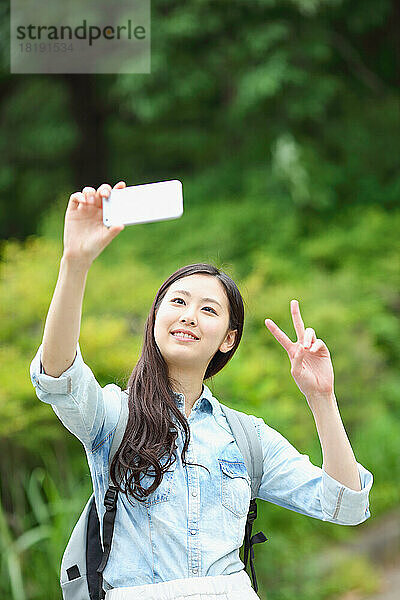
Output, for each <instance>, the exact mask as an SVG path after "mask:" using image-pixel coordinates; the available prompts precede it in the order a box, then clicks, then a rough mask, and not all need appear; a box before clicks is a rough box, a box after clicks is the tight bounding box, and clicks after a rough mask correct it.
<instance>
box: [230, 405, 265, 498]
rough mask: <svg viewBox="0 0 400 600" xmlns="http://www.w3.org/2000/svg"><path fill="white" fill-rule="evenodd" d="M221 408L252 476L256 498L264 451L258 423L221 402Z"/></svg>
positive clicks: (252, 490) (253, 492) (252, 491)
mask: <svg viewBox="0 0 400 600" xmlns="http://www.w3.org/2000/svg"><path fill="white" fill-rule="evenodd" d="M220 406H221V409H222V411H223V413H224V414H225V417H226V420H227V421H228V424H229V426H230V428H231V430H232V433H233V436H234V438H235V439H236V443H237V445H238V446H239V450H240V452H241V453H242V455H243V460H244V464H245V465H246V468H247V471H248V473H249V475H250V478H251V498H252V499H253V498H256V497H257V494H258V490H259V487H260V483H261V478H262V474H263V452H262V447H261V442H260V439H259V437H258V434H257V429H256V424H255V422H254V421H253V419H252V418H251V416H250V415H247V414H246V413H244V412H241V411H239V410H235V409H234V408H230V407H229V406H225V404H221V403H220Z"/></svg>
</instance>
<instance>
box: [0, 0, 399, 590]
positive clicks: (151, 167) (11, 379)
mask: <svg viewBox="0 0 400 600" xmlns="http://www.w3.org/2000/svg"><path fill="white" fill-rule="evenodd" d="M2 10H4V9H3V8H2ZM396 11H398V8H396V7H395V3H391V2H389V1H387V0H383V1H381V2H379V3H376V2H372V0H364V1H363V2H360V1H357V2H354V1H353V2H350V1H343V0H324V1H323V0H321V1H319V0H292V1H286V2H275V1H273V0H259V1H251V2H239V1H236V0H234V1H232V2H227V1H226V2H225V1H218V0H213V1H211V0H204V1H201V2H200V1H193V2H190V3H188V2H183V1H181V0H179V1H167V0H164V1H161V0H157V1H155V0H154V1H153V3H152V73H151V75H115V76H114V75H108V76H102V75H97V76H72V75H71V76H67V75H66V76H63V75H59V76H12V75H10V74H9V73H5V72H4V73H3V74H2V75H1V77H0V109H1V114H0V118H1V126H2V135H1V136H0V156H1V160H0V187H1V196H0V217H1V218H0V228H1V230H0V233H1V236H2V244H1V263H0V268H1V280H0V299H1V301H0V340H1V346H0V355H1V357H2V360H0V444H1V450H2V452H1V453H0V476H1V488H0V493H1V496H0V499H1V503H0V557H1V558H0V561H1V562H0V569H1V577H0V592H2V597H3V596H4V597H7V598H11V599H12V600H28V599H29V600H38V599H39V598H43V595H44V594H45V597H46V598H49V599H50V598H51V600H53V599H54V600H55V599H58V598H60V597H61V592H60V590H59V585H58V577H59V567H60V560H61V555H62V552H63V549H64V547H65V544H66V542H67V540H68V538H69V535H70V532H71V530H72V527H73V525H74V524H75V522H76V519H77V517H78V516H79V514H80V511H81V510H82V508H83V506H84V504H85V503H86V500H87V498H88V496H89V495H90V493H91V480H90V474H89V470H88V467H87V463H86V459H85V455H84V452H83V449H82V447H81V444H80V443H79V441H78V440H77V439H76V438H74V437H73V436H71V434H70V433H69V432H68V431H67V430H66V429H65V428H64V427H63V426H62V424H61V423H60V422H59V421H58V419H57V418H56V416H55V415H54V413H53V412H52V410H51V407H49V406H47V405H43V404H42V403H40V402H39V401H38V400H37V398H36V395H35V393H34V389H33V387H32V384H31V382H30V379H29V364H30V362H31V360H32V358H33V356H34V354H35V352H36V350H37V347H38V346H39V344H40V342H41V338H42V333H43V326H44V321H45V317H46V314H47V310H48V307H49V304H50V300H51V296H52V293H53V290H54V286H55V283H56V279H57V273H58V266H59V260H60V258H61V254H62V232H63V219H64V213H65V209H66V205H67V201H68V197H69V195H70V193H71V192H72V191H75V190H76V189H81V188H82V187H83V186H84V185H94V186H98V185H100V184H101V183H102V182H103V181H108V182H110V183H112V184H114V183H115V182H116V181H118V180H120V179H124V180H126V182H127V184H128V185H133V184H135V183H145V182H147V181H157V180H162V179H172V178H179V179H181V180H182V181H183V185H184V206H185V212H184V215H183V217H182V218H181V219H178V220H175V221H165V222H159V223H151V224H145V225H137V226H134V227H127V228H126V229H125V230H124V231H123V232H122V233H121V234H120V235H119V236H118V238H117V239H116V240H114V242H113V243H112V244H111V245H110V246H109V247H108V248H107V249H106V250H105V252H104V253H103V254H102V255H101V256H100V257H99V258H98V259H97V260H96V261H95V263H94V264H93V266H92V268H91V270H90V272H89V275H88V280H87V288H86V293H85V299H84V308H83V316H82V328H81V336H80V345H81V348H82V352H83V356H84V359H85V361H86V362H87V363H88V364H89V365H90V366H91V368H92V370H93V371H94V373H95V375H96V377H97V379H98V381H99V382H100V383H101V385H106V383H110V382H113V381H114V382H116V383H118V385H120V386H121V387H123V386H124V385H125V384H126V382H127V379H128V377H129V375H130V373H131V371H132V369H133V366H134V364H135V362H136V360H137V358H138V356H139V353H140V349H141V341H142V335H143V325H144V322H145V319H146V316H147V313H148V310H149V308H150V306H151V302H152V300H153V297H154V294H155V292H156V290H157V289H158V287H159V285H160V284H161V283H162V281H164V279H165V278H166V277H167V276H168V275H169V274H170V273H171V272H172V271H173V270H175V269H176V268H178V267H180V266H182V265H184V264H188V263H192V262H197V261H210V262H213V263H214V264H216V265H217V266H220V267H222V268H223V269H224V270H225V271H226V272H227V273H228V274H229V275H230V276H232V277H233V278H234V279H235V281H236V282H237V284H238V286H239V288H240V290H241V291H242V294H243V297H244V299H245V303H246V321H245V330H244V335H243V339H242V342H241V346H240V348H239V349H238V351H237V353H236V354H235V356H234V358H233V360H232V361H231V363H229V364H228V365H227V366H226V368H225V369H224V370H223V372H222V373H220V374H218V375H217V376H216V377H215V378H214V380H213V381H212V382H209V385H210V387H211V389H212V390H213V392H214V395H215V396H216V397H217V398H219V399H220V400H221V401H222V402H226V403H228V404H230V405H231V406H233V407H235V408H238V409H240V410H244V411H245V412H248V413H251V414H256V415H258V416H261V417H263V418H264V420H265V421H266V422H267V423H268V424H269V425H271V426H272V427H274V428H276V429H278V430H279V431H280V432H281V433H282V434H283V435H284V436H285V437H287V438H288V439H289V440H290V442H291V443H292V444H293V445H294V446H295V447H296V448H297V449H298V450H299V451H300V452H302V453H304V454H308V455H309V456H310V460H311V461H312V462H313V463H314V464H317V465H321V463H322V456H321V448H320V444H319V440H318V435H317V432H316V429H315V425H314V420H313V417H312V414H311V412H310V410H309V408H308V405H307V402H306V400H305V398H304V397H303V396H302V394H301V393H300V392H299V390H298V388H297V386H296V385H295V383H294V381H293V379H292V377H291V375H290V368H289V362H288V359H287V356H286V354H285V353H284V351H283V349H282V348H281V347H280V346H279V344H278V343H277V342H276V341H275V339H274V338H273V337H272V336H271V334H270V333H269V331H268V330H267V329H266V327H265V325H264V319H265V318H266V317H270V318H272V319H273V320H274V321H275V322H276V323H277V324H278V325H279V326H280V327H281V328H282V329H283V330H284V331H285V332H286V333H287V334H288V335H289V337H291V338H292V339H294V337H295V336H294V331H293V327H292V323H291V317H290V310H289V303H290V300H291V299H292V298H296V299H298V300H299V302H300V308H301V311H302V316H303V319H304V322H305V325H306V326H311V327H313V328H314V329H315V330H316V333H317V336H318V337H320V338H322V339H323V340H324V341H325V342H326V344H327V346H328V348H329V349H330V352H331V356H332V361H333V366H334V370H335V392H336V397H337V399H338V402H339V408H340V412H341V415H342V418H343V422H344V425H345V428H346V431H347V434H348V436H349V439H350V441H351V444H352V447H353V450H354V452H355V455H356V458H357V460H358V461H359V462H361V463H362V464H363V465H364V466H365V467H366V468H368V469H369V470H371V471H372V473H373V474H374V478H375V483H374V486H373V488H372V491H371V495H370V507H371V514H372V517H371V519H370V520H368V521H367V522H365V523H363V524H361V525H360V526H358V527H357V530H362V529H363V528H368V527H369V525H370V523H371V521H372V519H374V518H377V517H379V516H380V515H384V514H385V513H386V512H387V511H389V510H391V509H392V508H394V507H396V506H398V504H399V492H400V487H399V483H398V482H399V481H400V463H399V460H398V457H399V454H400V441H399V436H398V424H399V420H400V375H399V355H400V341H399V340H400V336H399V333H400V332H399V311H400V294H399V289H400V287H399V285H400V269H399V253H398V238H399V232H400V209H399V202H398V200H399V190H400V177H399V172H398V168H397V165H398V156H399V139H400V138H399V136H398V125H399V120H398V112H397V102H398V92H397V89H396V59H395V51H394V46H395V43H394V39H395V29H394V22H395V17H396V14H397V13H396ZM6 19H7V14H6V13H4V14H3V22H2V27H3V28H4V29H5V28H6V25H5V23H6ZM0 51H1V52H2V53H3V58H4V62H5V63H6V59H7V57H6V45H5V44H3V45H2V46H1V49H0ZM116 265H118V268H117V269H116V268H115V266H116ZM259 529H261V530H263V531H264V532H265V533H266V535H267V537H268V538H269V541H268V542H267V543H266V544H263V545H261V546H258V547H256V556H257V564H256V567H257V579H258V580H259V582H260V597H261V598H262V599H263V600H264V599H265V598H268V600H278V599H279V600H289V599H292V598H293V597H296V599H297V600H309V599H311V598H312V599H315V600H325V599H332V598H339V597H340V596H341V595H342V594H344V593H345V592H346V591H349V590H353V591H354V590H358V592H359V593H360V594H361V593H364V594H366V593H368V592H372V591H374V590H375V589H376V588H377V587H378V586H379V584H380V571H379V569H378V568H377V567H376V566H375V565H371V564H370V563H369V562H368V561H367V560H366V559H364V558H362V557H360V556H356V555H355V556H353V557H351V558H350V559H349V558H347V559H346V560H347V562H346V563H343V562H342V563H341V562H340V558H339V559H338V561H337V563H335V564H333V565H331V567H330V569H328V570H326V571H323V570H321V569H320V568H319V567H318V566H317V562H316V561H315V557H316V556H318V554H320V553H322V552H323V551H324V549H325V548H327V547H331V546H332V545H334V544H336V543H340V542H343V541H346V540H350V539H352V537H353V536H354V534H355V533H356V532H355V530H354V529H353V528H350V527H343V526H337V525H334V524H331V523H325V522H320V521H318V520H316V519H311V518H309V517H306V516H303V515H300V514H298V513H294V512H291V511H287V510H284V509H282V508H280V507H277V506H274V505H272V504H267V503H262V502H260V501H259V519H258V521H257V526H256V531H258V530H259ZM299 558H301V560H299ZM349 561H350V562H349Z"/></svg>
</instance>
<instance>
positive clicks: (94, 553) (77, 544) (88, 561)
mask: <svg viewBox="0 0 400 600" xmlns="http://www.w3.org/2000/svg"><path fill="white" fill-rule="evenodd" d="M124 394H126V398H127V395H128V390H125V391H124V393H123V394H121V404H122V406H121V412H120V416H119V419H118V423H117V425H116V429H115V433H114V439H113V442H112V445H111V449H110V455H109V461H108V464H109V467H110V466H111V462H112V459H113V457H114V455H115V452H116V451H117V450H118V448H119V446H120V444H121V442H122V438H123V436H124V433H125V428H126V424H127V421H128V415H129V410H128V402H127V401H125V396H124ZM220 406H221V408H222V411H223V413H224V414H225V416H226V419H227V421H228V423H229V426H230V428H231V430H232V433H233V436H234V437H235V439H236V442H237V445H238V446H239V450H240V452H241V454H242V455H243V460H244V463H245V465H246V468H247V471H248V473H249V475H250V478H251V501H250V507H249V512H248V514H247V521H246V526H245V536H244V557H243V558H244V560H243V562H244V567H245V569H246V567H247V561H248V558H249V554H250V567H251V576H252V580H253V587H254V590H255V591H256V592H257V590H258V586H257V580H256V574H255V570H254V564H253V561H254V549H253V545H254V544H259V543H262V542H265V541H267V539H268V538H266V537H265V535H264V533H263V532H262V531H260V532H259V533H256V534H255V535H253V536H251V530H252V526H253V522H254V520H255V519H256V518H257V504H256V497H257V494H258V489H259V487H260V482H261V477H262V473H263V456H262V449H261V443H260V440H259V438H258V435H257V431H256V427H255V424H254V422H253V421H252V420H251V418H250V417H249V415H247V414H245V413H243V412H240V411H237V410H234V409H232V408H229V407H228V406H225V405H224V404H220ZM117 498H118V489H117V488H116V487H115V486H113V485H112V482H111V479H110V480H109V487H108V489H107V492H106V493H105V496H104V506H105V507H106V512H105V513H104V518H103V542H104V551H103V547H102V545H101V539H100V523H99V518H98V514H97V509H96V503H95V500H94V494H93V493H92V495H91V496H90V498H89V500H88V501H87V503H86V506H85V508H84V509H83V511H82V513H81V516H80V517H79V520H78V521H77V523H76V525H75V527H74V529H73V531H72V533H71V536H70V539H69V541H68V544H67V546H66V549H65V552H64V554H63V558H62V561H61V573H60V586H61V590H62V594H63V600H103V599H104V598H105V591H104V590H103V585H102V583H103V575H102V574H103V571H104V569H105V567H106V564H107V560H108V557H109V554H110V551H111V543H112V536H113V530H114V520H115V515H116V512H117Z"/></svg>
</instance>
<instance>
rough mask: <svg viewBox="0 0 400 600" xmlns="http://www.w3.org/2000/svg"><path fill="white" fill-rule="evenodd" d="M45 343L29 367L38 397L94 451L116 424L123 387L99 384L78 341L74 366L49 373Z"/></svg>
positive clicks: (86, 446)
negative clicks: (45, 364) (45, 366)
mask: <svg viewBox="0 0 400 600" xmlns="http://www.w3.org/2000/svg"><path fill="white" fill-rule="evenodd" d="M42 346H43V344H41V345H40V346H39V349H38V351H37V353H36V355H35V357H34V359H33V360H32V362H31V364H30V369H29V370H30V377H31V381H32V384H33V386H34V387H35V391H36V395H37V397H38V398H39V400H41V401H42V402H45V403H46V404H50V405H51V406H52V408H53V411H54V412H55V414H56V415H57V417H58V418H59V419H60V421H61V422H62V423H63V425H64V426H65V427H66V428H67V429H68V430H69V431H70V432H71V433H72V434H73V435H75V436H76V437H77V438H78V439H79V440H80V441H81V442H82V444H83V445H84V446H85V448H87V449H88V450H90V451H95V450H96V448H97V447H98V446H99V444H101V442H102V440H104V438H105V437H106V436H107V435H108V434H109V431H108V430H109V429H110V428H112V425H113V424H114V426H115V423H114V421H116V419H117V416H118V412H119V410H120V393H121V389H120V388H119V387H118V386H117V385H115V384H108V385H106V386H105V387H104V388H102V387H101V386H100V384H99V383H98V382H97V380H96V378H95V376H94V374H93V372H92V370H91V369H90V368H89V367H88V365H87V364H86V363H85V362H84V360H83V358H82V353H81V349H80V346H79V342H78V343H77V348H76V356H75V359H74V362H73V363H72V365H71V366H70V367H69V368H68V369H66V370H65V371H64V372H63V373H62V374H61V375H60V376H59V377H52V376H51V375H47V374H46V373H45V372H44V369H43V366H42V362H41V357H42Z"/></svg>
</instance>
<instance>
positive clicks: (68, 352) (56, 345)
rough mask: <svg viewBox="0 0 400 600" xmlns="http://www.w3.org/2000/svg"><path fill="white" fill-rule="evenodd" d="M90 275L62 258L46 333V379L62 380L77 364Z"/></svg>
mask: <svg viewBox="0 0 400 600" xmlns="http://www.w3.org/2000/svg"><path fill="white" fill-rule="evenodd" d="M87 273H88V269H87V267H86V266H85V265H84V264H82V263H80V262H74V261H73V260H71V259H69V258H68V257H66V256H63V257H62V259H61V263H60V271H59V273H58V280H57V284H56V288H55V290H54V294H53V298H52V300H51V303H50V308H49V312H48V314H47V319H46V324H45V327H44V333H43V342H42V344H43V345H42V366H43V370H44V373H46V375H51V376H52V377H59V376H60V375H61V374H62V373H64V371H66V370H67V369H68V368H69V367H70V366H71V365H72V363H73V362H74V359H75V356H76V346H77V342H78V339H79V332H80V327H81V315H82V302H83V294H84V291H85V285H86V277H87Z"/></svg>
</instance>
